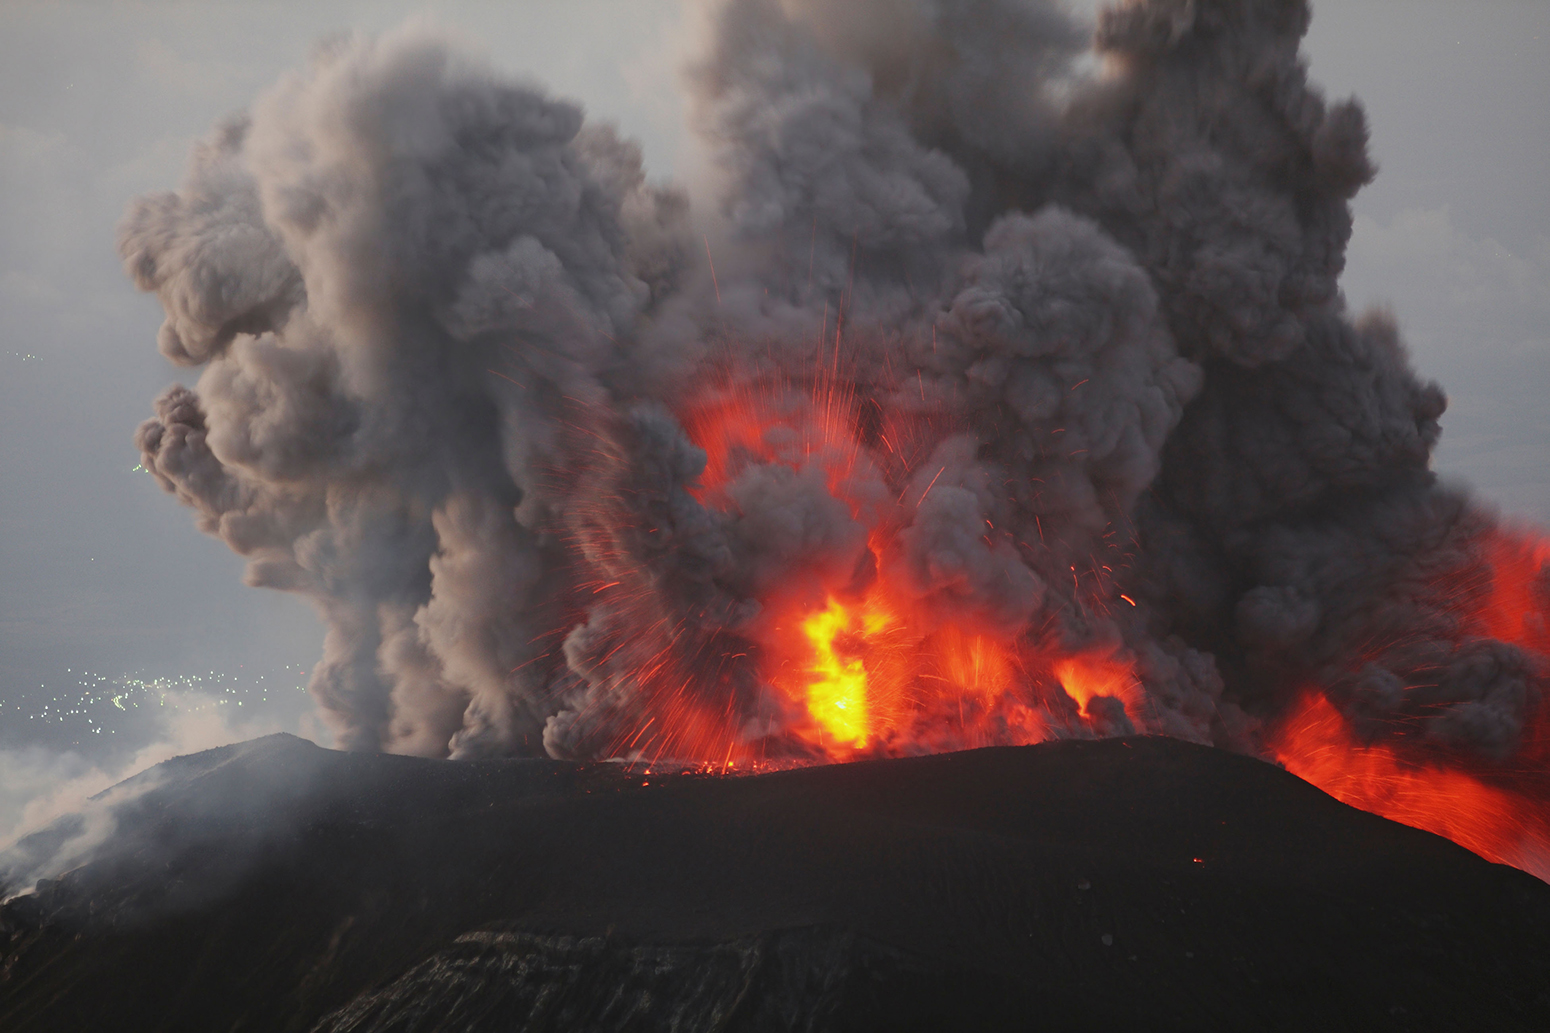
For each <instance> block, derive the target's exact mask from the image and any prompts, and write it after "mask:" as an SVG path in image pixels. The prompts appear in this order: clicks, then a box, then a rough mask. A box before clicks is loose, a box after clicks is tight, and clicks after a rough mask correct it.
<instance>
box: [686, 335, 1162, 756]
mask: <svg viewBox="0 0 1550 1033" xmlns="http://www.w3.org/2000/svg"><path fill="white" fill-rule="evenodd" d="M869 407H870V408H869ZM679 419H680V421H681V423H682V425H683V427H684V429H685V432H686V433H687V434H688V436H689V438H690V440H692V441H693V442H694V443H695V444H696V445H698V446H699V447H700V448H702V449H704V450H705V453H706V465H705V470H704V472H703V474H702V475H701V477H700V480H699V484H698V485H697V486H696V488H695V494H696V496H697V497H698V498H699V500H700V501H701V502H702V503H704V504H706V505H708V506H712V507H718V508H728V507H731V506H732V505H734V503H733V502H732V501H731V499H730V498H729V496H728V494H727V493H728V491H729V490H730V486H731V485H732V483H733V482H734V481H735V480H736V479H737V478H738V477H739V475H740V474H741V473H742V472H743V471H744V470H745V469H747V468H748V467H749V466H751V465H753V464H780V465H784V466H788V467H790V468H792V469H794V470H797V471H802V470H809V469H813V468H815V467H816V469H817V470H818V471H819V472H820V473H821V475H822V479H823V483H824V484H825V485H826V487H827V489H828V491H829V493H830V494H831V495H832V496H833V497H834V498H835V499H838V500H839V501H841V502H843V503H845V504H846V505H847V506H848V507H849V509H850V510H851V514H852V517H853V518H854V519H855V520H857V521H859V522H861V523H862V524H864V525H865V526H866V529H867V534H868V548H869V550H870V552H871V556H870V557H869V563H868V564H864V565H863V566H864V567H866V569H867V570H868V571H869V573H868V574H867V575H866V576H865V577H863V578H862V580H861V582H860V583H847V584H844V585H840V584H833V585H828V586H826V587H827V591H826V592H825V593H823V594H822V595H821V596H819V597H818V598H817V599H814V598H810V597H803V598H802V599H800V600H796V601H793V600H792V599H788V598H768V599H762V600H761V602H762V603H763V604H764V606H765V607H766V611H765V612H766V616H765V617H764V618H763V624H762V625H761V627H762V629H763V631H762V639H761V641H762V642H763V647H764V653H763V661H762V662H761V675H762V677H763V679H764V680H765V682H766V683H767V684H769V685H771V686H773V687H774V688H775V689H777V690H778V691H779V692H780V693H781V695H782V696H784V697H785V698H786V700H787V701H788V702H789V703H790V704H791V705H792V707H793V708H794V710H793V712H794V714H795V715H796V716H795V718H794V719H792V720H790V721H789V722H788V723H787V724H786V726H785V732H786V733H787V734H788V735H792V736H794V737H795V738H796V739H797V740H800V741H801V742H804V743H806V744H807V747H808V748H810V749H811V750H812V751H813V752H814V754H815V755H816V758H821V759H827V760H845V759H851V758H854V757H857V756H861V755H891V754H898V753H920V752H933V751H937V750H946V749H964V748H970V747H975V746H989V745H1011V744H1025V743H1031V742H1039V741H1041V740H1043V739H1046V738H1049V737H1050V736H1051V735H1052V734H1053V732H1052V728H1051V724H1050V719H1049V714H1048V711H1047V704H1048V699H1047V698H1045V697H1041V695H1040V693H1041V692H1049V691H1052V692H1054V693H1056V694H1057V695H1058V693H1059V689H1060V687H1062V686H1064V687H1065V689H1066V691H1067V693H1068V694H1070V696H1071V698H1072V699H1074V700H1076V702H1077V704H1078V706H1079V707H1080V708H1085V706H1086V704H1087V703H1088V701H1089V700H1090V699H1092V698H1093V697H1094V696H1098V695H1106V696H1114V697H1116V698H1118V699H1119V700H1120V701H1121V703H1122V704H1124V706H1125V707H1126V708H1127V711H1130V712H1132V713H1135V712H1136V711H1135V709H1134V708H1135V707H1136V706H1137V705H1138V703H1139V700H1140V685H1139V683H1138V682H1137V680H1136V677H1135V673H1134V671H1133V669H1132V665H1131V664H1130V662H1129V661H1128V660H1125V659H1123V657H1122V656H1121V655H1120V654H1118V653H1117V652H1116V651H1114V650H1112V649H1110V650H1108V651H1104V652H1098V651H1088V652H1084V653H1081V654H1071V653H1069V652H1067V651H1063V650H1061V649H1059V648H1058V646H1055V645H1051V644H1050V643H1048V642H1040V643H1035V642H1030V641H1024V640H1023V639H1021V638H1020V637H1018V636H1015V635H1008V634H1007V633H1006V631H1005V630H1004V629H982V628H976V627H974V626H972V624H971V623H966V622H965V620H964V619H961V618H960V619H959V620H957V621H954V620H944V615H943V614H941V613H931V612H927V610H926V609H925V608H924V604H923V603H922V602H921V601H920V600H919V599H918V598H916V597H915V596H914V595H912V594H911V592H910V591H908V590H907V588H906V587H905V586H903V585H900V584H898V583H896V581H895V577H896V572H891V570H890V567H889V564H888V562H887V557H888V555H889V550H890V546H891V543H892V542H893V541H895V539H896V536H897V534H898V533H899V531H900V529H901V528H902V527H904V526H907V524H908V523H909V521H910V520H911V519H912V516H913V510H914V507H915V506H917V505H918V504H919V503H920V501H921V499H922V498H924V497H925V496H926V495H927V494H929V491H930V488H928V487H925V486H924V483H923V482H924V481H925V480H928V479H927V478H924V477H920V478H918V479H916V475H917V474H919V473H921V471H922V470H923V469H925V461H926V459H927V458H928V457H929V454H930V452H931V449H932V448H934V447H935V445H936V444H937V443H939V442H940V441H941V440H942V439H943V438H944V437H946V436H947V434H948V433H949V431H950V430H951V428H950V427H946V426H943V425H941V423H940V420H941V417H940V416H939V415H938V414H933V413H931V412H929V411H921V410H907V409H904V408H903V407H899V408H892V409H890V410H889V411H884V409H883V407H882V406H880V405H877V404H876V403H870V402H861V401H858V400H857V396H856V393H855V392H854V391H853V390H852V389H851V387H850V386H849V385H848V384H845V383H843V382H842V381H841V379H839V378H838V377H837V375H836V374H835V367H834V366H833V365H824V364H817V365H816V366H815V369H814V370H813V371H812V372H811V379H810V380H808V381H807V382H806V383H801V384H798V383H793V382H790V381H781V380H763V381H761V380H753V381H751V382H742V381H734V380H731V379H729V380H728V381H726V382H724V383H720V384H712V385H708V386H707V387H705V388H704V389H702V390H701V391H700V392H699V393H698V394H697V395H696V396H695V398H694V400H693V401H692V402H690V403H689V404H687V405H685V406H684V407H683V408H682V409H681V410H680V412H679ZM937 473H938V474H939V473H940V471H937ZM931 483H932V484H934V483H935V481H934V480H932V481H931ZM911 484H914V488H913V489H911V488H909V487H908V486H909V485H911ZM917 496H918V497H917ZM993 530H994V529H993V528H990V527H987V531H993ZM985 541H986V546H985V547H986V548H987V549H989V548H993V547H994V545H993V542H992V539H991V538H990V537H989V535H988V534H987V536H986V539H985ZM1074 720H1076V721H1085V720H1086V715H1085V712H1084V713H1083V714H1082V715H1081V716H1080V717H1078V718H1075V719H1074Z"/></svg>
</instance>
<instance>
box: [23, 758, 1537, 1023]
mask: <svg viewBox="0 0 1550 1033" xmlns="http://www.w3.org/2000/svg"><path fill="white" fill-rule="evenodd" d="M159 770H160V777H162V778H163V779H164V781H163V782H162V783H161V784H160V787H159V788H156V789H154V790H151V791H149V792H147V793H145V794H144V795H143V796H141V797H140V798H139V800H138V801H137V802H136V803H135V804H133V805H132V807H131V811H132V813H131V812H128V811H126V813H125V815H124V817H123V819H122V822H121V826H122V827H121V831H120V834H119V836H118V838H117V839H116V840H115V844H116V852H115V853H114V855H113V856H112V857H110V858H106V859H103V860H99V861H97V862H94V863H92V864H90V865H87V866H85V867H83V868H80V869H77V870H76V871H74V872H72V873H71V874H70V875H69V876H67V877H66V878H64V879H63V880H61V881H60V882H57V883H49V884H45V885H44V886H43V887H42V888H41V889H40V891H39V892H38V893H37V894H35V895H33V896H30V897H25V898H20V899H18V900H16V901H13V902H11V903H10V904H8V905H6V907H5V909H4V911H3V913H0V923H3V925H0V943H3V946H4V952H5V953H4V961H3V968H0V1029H4V1030H6V1031H7V1033H24V1031H32V1030H87V1029H114V1030H126V1031H127V1030H184V1029H187V1030H297V1031H302V1030H308V1029H312V1028H318V1029H323V1030H329V1031H334V1033H345V1031H350V1033H359V1031H366V1030H373V1031H378V1030H402V1031H410V1030H415V1031H429V1030H487V1029H488V1030H497V1029H500V1030H505V1029H555V1030H586V1029H685V1030H690V1029H693V1030H699V1029H772V1030H774V1029H782V1030H783V1029H866V1028H877V1029H896V1028H919V1029H952V1028H986V1027H1002V1026H1005V1027H1012V1028H1039V1029H1055V1030H1064V1029H1094V1030H1097V1029H1104V1030H1113V1029H1166V1028H1190V1029H1232V1030H1251V1029H1285V1030H1311V1029H1319V1030H1342V1029H1348V1030H1375V1029H1466V1028H1468V1029H1490V1030H1498V1031H1502V1030H1544V1029H1550V886H1546V885H1545V884H1543V883H1540V882H1538V881H1537V880H1534V879H1532V878H1530V877H1529V876H1527V875H1524V874H1522V873H1520V872H1517V871H1514V870H1512V869H1508V868H1503V867H1499V866H1494V865H1491V864H1488V863H1486V862H1485V861H1482V860H1480V859H1479V858H1477V857H1475V856H1474V855H1472V854H1469V853H1468V852H1466V851H1464V850H1462V849H1460V848H1459V847H1456V846H1454V845H1453V844H1451V843H1448V842H1446V841H1445V840H1442V839H1439V838H1437V837H1435V836H1431V835H1429V834H1426V833H1423V832H1418V831H1416V830H1414V829H1409V828H1406V827H1404V826H1400V825H1396V824H1393V823H1391V822H1388V821H1385V820H1383V819H1381V818H1377V817H1374V816H1372V815H1369V814H1364V813H1362V812H1360V811H1356V810H1353V809H1351V808H1348V807H1346V806H1344V805H1342V804H1340V803H1337V802H1336V801H1334V800H1332V799H1331V798H1329V797H1328V796H1326V795H1324V794H1323V793H1321V792H1319V791H1318V790H1317V789H1314V788H1313V787H1311V786H1309V785H1307V784H1306V783H1303V782H1301V781H1299V780H1298V779H1296V778H1294V777H1293V776H1291V775H1288V774H1287V773H1285V772H1283V771H1281V770H1279V769H1277V768H1274V767H1271V766H1269V765H1266V764H1262V763H1260V762H1258V761H1254V760H1250V759H1247V758H1244V757H1240V756H1235V755H1231V754H1227V753H1222V752H1218V751H1215V750H1210V749H1206V748H1202V747H1197V746H1191V745H1188V744H1185V743H1181V742H1176V741H1171V740H1164V739H1151V738H1135V739H1123V740H1108V741H1102V742H1065V743H1058V744H1049V745H1043V746H1035V747H1027V748H1020V749H1013V748H1007V749H993V750H980V751H974V752H969V753H960V754H952V755H946V756H936V757H923V758H918V759H910V760H894V761H885V762H876V763H864V764H854V765H848V766H841V767H827V768H810V769H805V770H799V771H791V772H785V773H780V774H771V775H763V776H759V777H752V778H726V779H723V778H705V777H695V776H677V777H666V778H664V777H660V776H641V775H638V774H637V775H634V776H631V775H629V774H628V773H626V772H624V771H622V770H621V769H619V768H617V767H615V766H610V765H601V766H590V767H587V766H577V765H566V764H555V763H545V762H536V761H516V762H504V763H478V764H473V763H469V764H459V763H450V762H435V761H421V760H410V759H406V758H398V757H384V756H363V755H349V754H340V753H332V752H329V751H325V750H320V749H318V748H316V747H314V746H312V745H310V744H308V743H305V742H302V741H300V740H296V739H291V738H288V737H283V736H276V737H271V738H268V739H263V740H257V741H255V742H253V743H248V744H244V745H241V746H235V747H228V748H225V749H222V750H214V751H211V752H209V753H205V754H200V755H197V756H194V757H188V758H182V759H180V760H178V761H173V762H170V763H169V764H168V765H164V766H163V768H162V769H159ZM648 783H649V784H648Z"/></svg>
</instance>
